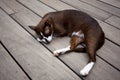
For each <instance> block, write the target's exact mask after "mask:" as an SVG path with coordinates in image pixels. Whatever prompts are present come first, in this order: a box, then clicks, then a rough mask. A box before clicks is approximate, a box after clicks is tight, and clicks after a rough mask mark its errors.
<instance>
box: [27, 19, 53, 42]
mask: <svg viewBox="0 0 120 80" xmlns="http://www.w3.org/2000/svg"><path fill="white" fill-rule="evenodd" d="M29 27H30V28H31V29H32V30H34V31H35V32H36V34H37V37H38V38H37V40H38V41H40V42H44V43H50V42H51V41H52V38H53V23H52V19H51V18H43V19H42V20H41V21H40V23H39V24H38V25H37V26H29Z"/></svg>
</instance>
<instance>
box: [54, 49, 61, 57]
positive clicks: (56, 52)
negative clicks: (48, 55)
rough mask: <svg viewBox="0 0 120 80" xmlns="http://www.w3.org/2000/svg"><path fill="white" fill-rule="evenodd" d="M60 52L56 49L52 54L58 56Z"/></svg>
mask: <svg viewBox="0 0 120 80" xmlns="http://www.w3.org/2000/svg"><path fill="white" fill-rule="evenodd" d="M60 53H61V52H60V51H59V50H56V51H54V52H53V55H54V56H59V54H60Z"/></svg>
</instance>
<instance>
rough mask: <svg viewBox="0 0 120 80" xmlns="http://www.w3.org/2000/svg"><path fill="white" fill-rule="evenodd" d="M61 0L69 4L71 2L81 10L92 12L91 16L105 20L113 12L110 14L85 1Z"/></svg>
mask: <svg viewBox="0 0 120 80" xmlns="http://www.w3.org/2000/svg"><path fill="white" fill-rule="evenodd" d="M61 1H63V2H65V3H67V4H70V5H72V6H73V7H75V8H77V9H79V10H81V11H84V12H86V13H88V14H90V15H91V16H93V17H96V18H98V19H100V20H104V19H106V18H108V17H109V16H110V15H111V14H109V13H107V12H105V11H103V10H100V9H98V8H96V7H93V6H91V5H88V4H86V3H83V2H81V1H79V0H61Z"/></svg>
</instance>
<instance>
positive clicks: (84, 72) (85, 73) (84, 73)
mask: <svg viewBox="0 0 120 80" xmlns="http://www.w3.org/2000/svg"><path fill="white" fill-rule="evenodd" d="M88 74H89V71H88V70H84V69H83V70H81V71H80V75H81V76H87V75H88Z"/></svg>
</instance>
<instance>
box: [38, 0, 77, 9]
mask: <svg viewBox="0 0 120 80" xmlns="http://www.w3.org/2000/svg"><path fill="white" fill-rule="evenodd" d="M40 1H41V2H43V3H44V4H47V5H49V6H50V7H52V8H54V9H57V10H64V9H75V8H73V7H71V6H69V5H67V4H64V3H63V2H61V1H59V0H40ZM58 5H59V6H58Z"/></svg>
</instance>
